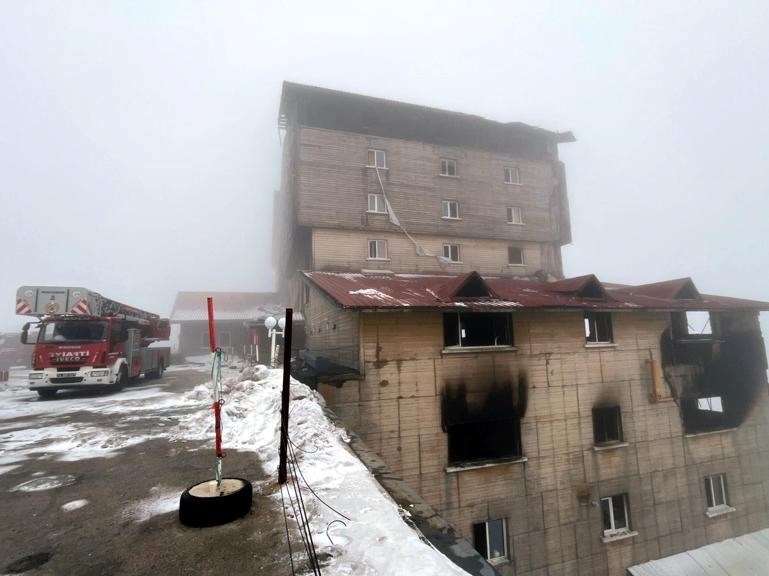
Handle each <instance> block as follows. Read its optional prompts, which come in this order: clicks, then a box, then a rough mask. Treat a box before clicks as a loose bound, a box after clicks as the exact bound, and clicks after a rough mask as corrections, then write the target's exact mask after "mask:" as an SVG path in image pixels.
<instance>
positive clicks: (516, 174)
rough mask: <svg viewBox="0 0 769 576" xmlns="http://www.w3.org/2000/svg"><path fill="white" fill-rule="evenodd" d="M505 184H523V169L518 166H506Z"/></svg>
mask: <svg viewBox="0 0 769 576" xmlns="http://www.w3.org/2000/svg"><path fill="white" fill-rule="evenodd" d="M503 179H504V181H505V184H512V185H513V186H520V185H521V170H520V169H519V168H518V166H505V175H504V177H503Z"/></svg>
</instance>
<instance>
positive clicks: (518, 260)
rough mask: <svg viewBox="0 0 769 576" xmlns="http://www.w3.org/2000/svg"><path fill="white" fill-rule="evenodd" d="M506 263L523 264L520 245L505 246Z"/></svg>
mask: <svg viewBox="0 0 769 576" xmlns="http://www.w3.org/2000/svg"><path fill="white" fill-rule="evenodd" d="M507 263H508V264H509V265H512V266H523V265H524V264H525V263H524V261H523V248H521V247H520V246H508V247H507Z"/></svg>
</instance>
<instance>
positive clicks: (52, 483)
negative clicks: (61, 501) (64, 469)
mask: <svg viewBox="0 0 769 576" xmlns="http://www.w3.org/2000/svg"><path fill="white" fill-rule="evenodd" d="M76 481H77V478H76V477H75V476H73V475H72V474H62V475H61V476H41V477H40V478H33V479H32V480H27V481H26V482H22V483H21V484H17V485H16V486H14V487H13V488H11V489H10V491H11V492H38V491H40V490H51V489H53V488H61V487H62V486H69V485H71V484H74V483H75V482H76Z"/></svg>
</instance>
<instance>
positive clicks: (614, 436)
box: [593, 406, 622, 446]
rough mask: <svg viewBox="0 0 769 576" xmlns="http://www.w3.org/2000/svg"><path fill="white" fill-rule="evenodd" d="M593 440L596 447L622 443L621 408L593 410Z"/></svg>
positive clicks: (607, 407) (610, 407) (609, 407)
mask: <svg viewBox="0 0 769 576" xmlns="http://www.w3.org/2000/svg"><path fill="white" fill-rule="evenodd" d="M593 439H594V441H595V445H596V446H601V445H607V444H613V443H617V442H622V413H621V412H620V408H619V406H602V407H598V408H593Z"/></svg>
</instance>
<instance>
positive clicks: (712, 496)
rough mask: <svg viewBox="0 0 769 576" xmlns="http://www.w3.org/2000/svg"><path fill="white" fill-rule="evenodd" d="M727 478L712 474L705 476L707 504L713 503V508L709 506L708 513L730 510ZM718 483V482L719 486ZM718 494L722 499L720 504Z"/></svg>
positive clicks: (722, 475) (723, 475)
mask: <svg viewBox="0 0 769 576" xmlns="http://www.w3.org/2000/svg"><path fill="white" fill-rule="evenodd" d="M725 478H726V474H712V475H710V476H705V502H706V503H707V502H708V500H710V502H712V503H713V505H712V506H708V512H715V511H719V510H724V509H726V508H730V506H729V502H728V501H727V499H726V482H724V479H725ZM716 481H717V482H718V484H717V485H716ZM716 486H717V488H716ZM717 494H718V495H719V496H720V497H721V498H720V502H719V501H718V499H716V495H717ZM708 496H709V498H708Z"/></svg>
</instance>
